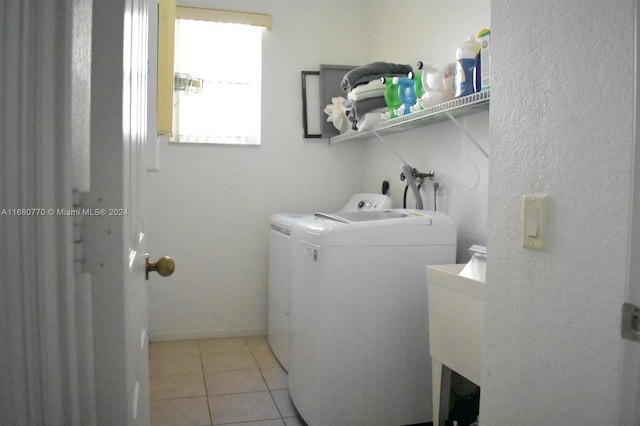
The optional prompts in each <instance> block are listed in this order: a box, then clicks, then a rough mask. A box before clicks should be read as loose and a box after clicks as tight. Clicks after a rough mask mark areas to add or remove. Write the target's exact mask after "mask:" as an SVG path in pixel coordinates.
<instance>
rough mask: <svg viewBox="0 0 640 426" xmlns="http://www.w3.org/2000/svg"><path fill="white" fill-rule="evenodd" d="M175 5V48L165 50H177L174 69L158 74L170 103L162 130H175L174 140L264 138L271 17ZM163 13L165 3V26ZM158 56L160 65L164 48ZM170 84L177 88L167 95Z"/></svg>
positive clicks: (161, 122)
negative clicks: (265, 39)
mask: <svg viewBox="0 0 640 426" xmlns="http://www.w3.org/2000/svg"><path fill="white" fill-rule="evenodd" d="M175 11H176V15H175V17H176V19H175V27H174V28H171V29H173V30H174V36H173V39H174V46H173V47H174V52H165V57H166V56H173V61H171V62H172V65H171V68H170V69H172V71H173V72H171V73H169V72H166V70H165V73H164V74H163V76H162V77H161V75H160V74H161V73H160V71H159V75H158V87H159V88H158V91H159V94H158V98H159V101H158V102H159V104H160V102H164V103H165V105H163V112H164V114H165V115H164V117H163V118H161V111H160V105H159V111H158V122H159V125H158V126H159V133H170V134H171V139H170V140H171V141H173V142H195V143H221V144H240V145H258V144H260V123H261V109H260V106H261V76H262V32H263V30H264V27H267V28H268V27H269V26H270V17H269V16H268V15H260V14H253V13H244V12H230V11H222V10H213V9H201V8H189V7H177V8H176V9H175ZM162 18H163V13H162V4H161V12H160V19H161V21H160V31H161V32H162V30H163V27H162V24H163V22H162ZM159 40H160V41H159V43H160V42H162V34H161V35H160V37H159ZM158 56H159V68H160V67H161V66H162V60H161V57H162V53H161V52H160V51H159V54H158ZM161 78H162V79H164V80H163V83H164V86H163V89H161V88H160V85H161ZM167 78H171V79H172V81H171V82H170V86H169V84H167V81H166V79H167ZM168 87H171V89H172V93H171V94H167V93H166V92H165V95H164V100H161V96H160V91H161V90H165V91H166V89H167V88H168ZM167 103H168V104H169V105H166V104H167Z"/></svg>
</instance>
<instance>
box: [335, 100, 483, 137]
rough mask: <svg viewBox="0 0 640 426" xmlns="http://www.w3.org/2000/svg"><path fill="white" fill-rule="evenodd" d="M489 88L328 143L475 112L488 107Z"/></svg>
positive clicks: (344, 134) (350, 133)
mask: <svg viewBox="0 0 640 426" xmlns="http://www.w3.org/2000/svg"><path fill="white" fill-rule="evenodd" d="M490 98H491V90H485V91H482V92H478V93H474V94H472V95H469V96H465V97H462V98H458V99H454V100H452V101H448V102H443V103H441V104H438V105H434V106H432V107H429V108H426V109H423V110H420V111H416V112H412V113H410V114H405V115H403V116H401V117H396V118H392V119H390V120H386V121H383V122H380V123H377V124H376V125H374V126H373V127H372V128H371V129H369V130H365V131H362V132H358V131H355V130H354V131H349V132H347V133H343V134H341V135H338V136H334V137H331V138H329V143H330V144H334V143H338V142H345V141H348V140H360V139H369V138H371V137H373V133H374V132H376V133H378V134H380V135H383V134H387V133H391V132H400V131H404V130H408V129H412V128H414V127H419V126H426V125H428V124H433V123H437V122H439V121H444V120H448V119H449V114H450V115H451V116H453V117H461V116H464V115H469V114H473V113H475V112H480V111H486V110H488V109H489V100H490Z"/></svg>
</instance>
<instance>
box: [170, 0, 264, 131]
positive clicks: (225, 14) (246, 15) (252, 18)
mask: <svg viewBox="0 0 640 426" xmlns="http://www.w3.org/2000/svg"><path fill="white" fill-rule="evenodd" d="M176 19H192V20H202V21H213V22H226V23H236V24H244V25H253V26H258V27H263V28H265V29H267V30H270V29H271V15H268V14H265V13H256V12H241V11H233V10H223V9H210V8H201V7H191V6H177V5H176V2H175V0H160V3H159V8H158V87H157V90H158V111H157V114H158V130H157V132H158V134H162V135H171V134H172V131H173V129H172V128H173V83H174V53H175V52H174V45H175V21H176Z"/></svg>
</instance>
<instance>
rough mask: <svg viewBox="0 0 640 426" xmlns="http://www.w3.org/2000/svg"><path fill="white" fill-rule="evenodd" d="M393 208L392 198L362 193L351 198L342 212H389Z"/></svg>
mask: <svg viewBox="0 0 640 426" xmlns="http://www.w3.org/2000/svg"><path fill="white" fill-rule="evenodd" d="M391 207H393V205H392V201H391V198H390V197H388V196H386V195H383V194H375V193H362V194H355V195H353V196H352V197H351V199H350V200H349V202H348V203H347V205H346V206H344V208H343V209H342V211H346V212H357V211H369V210H387V209H390V208H391Z"/></svg>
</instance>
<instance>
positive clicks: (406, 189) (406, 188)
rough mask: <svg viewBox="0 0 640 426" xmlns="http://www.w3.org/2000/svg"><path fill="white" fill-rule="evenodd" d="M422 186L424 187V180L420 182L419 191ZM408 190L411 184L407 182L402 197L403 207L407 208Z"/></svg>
mask: <svg viewBox="0 0 640 426" xmlns="http://www.w3.org/2000/svg"><path fill="white" fill-rule="evenodd" d="M421 187H422V182H420V183H419V184H418V192H419V191H420V188H421ZM408 190H409V184H407V186H405V187H404V197H403V198H402V205H403V208H405V209H406V208H407V191H408ZM416 203H417V201H416Z"/></svg>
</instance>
